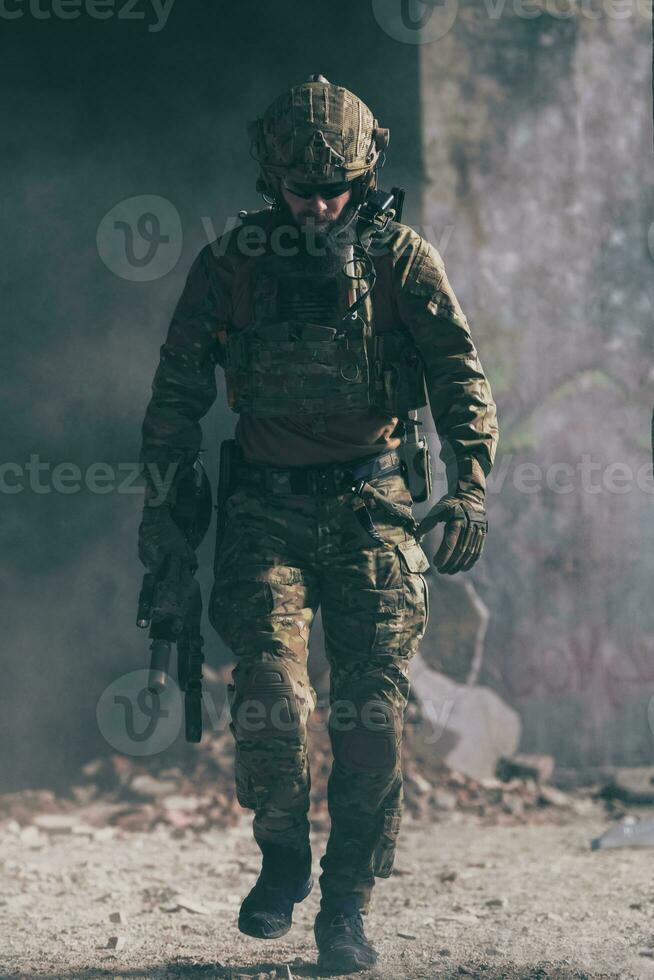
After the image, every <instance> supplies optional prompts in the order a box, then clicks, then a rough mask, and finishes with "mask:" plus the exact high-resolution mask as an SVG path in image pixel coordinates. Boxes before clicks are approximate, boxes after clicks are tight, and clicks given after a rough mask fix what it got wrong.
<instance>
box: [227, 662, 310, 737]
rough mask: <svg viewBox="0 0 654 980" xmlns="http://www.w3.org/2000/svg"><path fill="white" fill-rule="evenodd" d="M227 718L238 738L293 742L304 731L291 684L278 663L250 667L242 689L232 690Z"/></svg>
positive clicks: (286, 669)
mask: <svg viewBox="0 0 654 980" xmlns="http://www.w3.org/2000/svg"><path fill="white" fill-rule="evenodd" d="M231 715H232V723H233V726H234V731H235V734H236V735H237V736H238V737H239V738H240V739H251V740H253V741H258V740H261V739H264V740H267V739H271V738H272V739H277V738H281V739H285V738H286V739H297V738H298V736H301V735H302V732H303V730H304V722H303V719H302V717H301V713H300V705H299V704H298V699H297V695H296V693H295V688H294V687H293V681H292V678H291V675H290V673H289V670H288V668H287V667H286V666H284V664H282V663H274V662H273V663H269V662H266V663H259V664H255V665H254V666H253V667H251V669H250V672H249V674H248V676H247V680H246V682H245V684H244V686H243V687H242V688H241V687H239V686H238V685H237V686H235V687H234V688H233V689H232V698H231Z"/></svg>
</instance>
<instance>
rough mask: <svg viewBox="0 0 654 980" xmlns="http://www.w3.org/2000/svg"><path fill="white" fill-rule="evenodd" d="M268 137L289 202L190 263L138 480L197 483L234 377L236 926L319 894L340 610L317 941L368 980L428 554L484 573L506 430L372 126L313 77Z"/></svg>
mask: <svg viewBox="0 0 654 980" xmlns="http://www.w3.org/2000/svg"><path fill="white" fill-rule="evenodd" d="M249 132H250V137H251V141H252V149H253V152H254V155H255V157H256V159H257V160H258V163H259V166H260V176H259V180H258V185H257V186H258V189H259V190H260V191H262V192H263V194H264V198H265V200H266V201H267V203H268V204H269V207H267V208H264V209H262V210H260V211H257V212H253V213H249V214H248V213H245V212H241V215H240V216H241V218H242V222H241V224H240V225H239V226H238V227H237V228H235V229H234V230H233V231H230V232H229V233H227V234H226V235H223V236H221V237H220V238H219V239H218V240H217V241H216V242H214V243H212V244H211V245H209V246H207V247H206V248H204V249H203V250H202V252H201V253H200V254H199V256H198V258H197V259H196V261H195V262H194V264H193V266H192V268H191V270H190V273H189V276H188V280H187V283H186V286H185V289H184V291H183V294H182V296H181V298H180V300H179V303H178V306H177V309H176V311H175V314H174V317H173V320H172V323H171V325H170V328H169V331H168V336H167V339H166V342H165V343H164V345H163V346H162V348H161V360H160V364H159V367H158V369H157V372H156V375H155V378H154V382H153V386H152V390H153V394H152V399H151V401H150V403H149V405H148V408H147V412H146V416H145V420H144V423H143V447H142V452H141V461H142V463H147V464H149V466H148V468H149V469H151V468H152V466H158V467H160V469H161V470H162V472H163V471H165V470H166V468H167V467H168V466H169V465H170V464H171V463H177V464H179V472H182V471H183V469H184V467H187V466H189V465H191V464H192V462H193V461H194V459H195V458H196V456H197V453H198V451H199V448H200V443H201V429H200V425H199V420H200V419H201V418H202V416H204V415H205V413H206V412H207V411H208V409H209V408H210V407H211V405H212V404H213V402H214V400H215V398H216V393H217V389H216V379H215V368H216V365H220V366H221V367H222V368H224V370H225V378H226V389H227V397H228V402H229V405H230V407H231V408H232V409H233V410H234V411H235V412H237V413H239V419H238V423H237V426H236V432H235V442H233V445H234V447H235V456H234V460H233V470H234V478H233V483H232V485H231V486H230V487H229V494H228V497H227V500H226V504H225V511H224V513H223V514H222V515H219V517H221V520H219V528H220V533H219V536H218V540H217V544H216V553H215V562H214V573H215V581H214V586H213V590H212V594H211V599H210V606H209V618H210V621H211V623H212V625H213V627H214V628H215V629H216V631H217V632H218V634H219V635H220V636H221V637H222V639H223V640H224V641H225V643H226V644H227V645H228V646H229V647H230V649H231V650H232V652H233V654H234V656H235V658H236V660H237V663H236V666H235V668H234V670H233V672H232V679H233V683H231V684H230V685H229V686H228V696H229V702H230V713H231V723H230V729H231V731H232V733H233V736H234V738H235V757H236V759H235V768H236V773H235V775H236V792H237V797H238V800H239V802H240V803H241V804H242V805H243V806H244V807H247V808H249V809H252V810H253V811H254V824H253V832H254V837H255V839H256V841H257V844H258V845H259V848H260V849H261V852H262V869H261V874H260V875H259V878H258V880H257V882H256V884H255V886H254V888H253V889H252V890H251V892H250V893H249V894H248V895H247V897H246V898H245V900H244V901H243V904H242V906H241V910H240V914H239V928H240V929H241V931H242V932H244V933H246V934H248V935H250V936H257V937H261V938H275V937H277V936H281V935H283V934H285V933H286V932H287V931H288V930H289V928H290V926H291V921H292V912H293V906H294V904H295V903H296V902H300V901H302V900H303V899H304V898H305V897H306V896H307V895H308V894H309V891H310V890H311V887H312V884H313V879H312V877H311V850H310V845H309V820H308V809H309V790H310V785H311V783H310V771H309V760H308V755H307V720H308V717H309V714H310V712H311V710H312V708H313V707H314V706H315V703H316V694H315V691H314V690H313V688H312V686H311V684H310V681H309V677H308V674H307V646H308V639H309V631H310V628H311V623H312V620H313V618H314V615H315V613H316V610H317V608H318V606H319V605H320V607H321V611H322V621H323V626H324V632H325V650H326V654H327V657H328V660H329V663H330V705H331V711H330V718H329V734H330V739H331V744H332V748H333V757H334V760H333V767H332V771H331V776H330V779H329V785H328V806H329V813H330V817H331V831H330V835H329V840H328V843H327V848H326V852H325V854H324V856H323V857H322V859H321V861H320V865H321V868H322V874H321V875H320V887H321V907H320V912H319V913H318V916H317V919H316V922H315V937H316V942H317V946H318V950H319V965H320V967H321V968H326V969H332V970H341V971H343V972H346V971H347V972H349V971H353V970H358V969H364V968H366V967H368V966H370V965H372V964H373V963H374V962H375V961H376V959H377V953H376V951H375V950H374V949H373V947H372V946H371V944H370V943H369V941H368V940H367V938H366V936H365V933H364V929H363V920H362V917H361V916H362V914H363V915H365V914H367V913H368V911H369V907H370V899H371V892H372V888H373V884H374V878H375V877H382V878H384V877H388V876H389V875H390V874H391V870H392V867H393V858H394V851H395V845H396V841H397V837H398V832H399V828H400V820H401V814H402V776H401V767H400V749H401V740H402V726H403V712H404V708H405V706H406V703H407V698H408V694H409V661H410V659H411V657H412V656H413V655H414V654H415V652H416V650H417V648H418V643H419V640H420V639H421V637H422V636H423V634H424V631H425V627H426V622H427V615H428V591H427V584H426V580H425V577H424V574H423V573H424V572H426V571H427V570H428V569H429V559H428V558H427V556H426V555H425V553H424V551H423V549H422V547H421V545H420V543H419V540H418V539H419V538H421V537H422V536H423V535H424V534H425V533H426V532H427V531H429V530H430V529H431V528H433V527H434V526H435V525H436V524H437V523H438V522H439V521H444V522H445V528H444V534H443V540H442V543H441V545H440V547H439V549H438V552H437V553H436V555H435V556H434V564H435V567H436V568H437V569H438V570H439V571H440V572H442V573H445V574H454V573H455V572H458V571H465V570H467V569H469V568H471V567H472V565H473V564H474V563H475V562H476V561H477V559H478V558H479V555H480V554H481V551H482V548H483V544H484V538H485V534H486V530H487V523H486V518H485V512H484V494H485V477H486V475H487V474H488V472H489V471H490V468H491V466H492V463H493V458H494V454H495V446H496V442H497V423H496V412H495V405H494V402H493V398H492V395H491V390H490V387H489V384H488V381H487V380H486V377H485V375H484V372H483V370H482V366H481V364H480V361H479V358H478V356H477V352H476V350H475V347H474V345H473V342H472V340H471V336H470V332H469V329H468V324H467V321H466V319H465V317H464V315H463V313H462V311H461V308H460V306H459V303H458V301H457V299H456V297H455V295H454V292H453V291H452V288H451V286H450V284H449V281H448V279H447V276H446V274H445V270H444V266H443V261H442V258H441V256H440V255H439V253H438V252H437V251H436V249H435V248H434V247H433V246H432V245H431V244H430V243H429V242H427V241H426V240H425V239H424V238H422V237H421V236H420V235H419V234H418V233H417V232H416V231H414V230H413V229H411V228H409V227H408V226H406V225H403V224H401V223H399V222H397V221H393V220H391V219H392V218H393V212H392V211H390V210H389V208H388V207H386V208H385V209H384V207H381V209H380V206H378V205H379V200H380V196H379V195H377V196H375V192H376V189H377V170H378V166H379V164H380V162H381V159H380V158H381V154H382V153H383V151H384V150H385V147H386V145H387V143H388V130H385V129H383V128H381V127H380V126H378V124H377V120H376V119H375V118H374V117H373V115H372V113H371V111H370V110H369V109H368V107H367V106H366V105H365V104H364V103H363V102H362V101H361V100H360V99H358V98H357V97H356V96H355V95H354V94H353V93H352V92H350V91H348V90H347V89H345V88H342V87H340V86H337V85H333V84H331V83H330V82H328V81H327V79H325V78H324V77H323V76H322V75H314V76H311V77H310V78H309V80H308V81H307V82H305V83H304V84H301V85H298V86H295V87H294V88H292V89H291V90H290V91H289V92H287V93H285V94H284V95H282V96H281V97H279V98H278V99H277V100H276V101H275V102H273V103H272V105H271V106H270V107H269V108H268V110H267V111H266V112H265V114H264V115H263V117H262V118H261V119H259V120H257V121H256V122H255V123H253V124H251V126H250V129H249ZM371 202H372V204H371ZM375 202H377V203H375ZM373 286H374V288H373ZM425 388H426V392H427V395H428V398H429V406H430V409H431V413H432V415H433V418H434V422H435V425H436V429H437V432H438V434H439V436H440V439H441V445H442V450H441V458H442V459H443V460H444V461H445V463H446V469H447V476H448V493H447V495H446V496H445V497H443V498H442V499H441V500H440V501H439V502H438V503H437V504H436V505H435V507H433V508H432V510H431V511H429V513H428V514H427V516H426V517H425V518H424V520H423V521H422V523H421V524H420V525H419V526H418V524H417V522H416V521H415V520H414V518H413V515H412V510H411V505H412V502H413V500H414V498H413V497H412V495H411V492H410V490H409V484H408V482H407V476H408V475H409V474H408V472H407V468H406V465H405V463H403V461H402V455H401V451H402V448H403V447H406V445H407V444H408V443H407V440H406V437H405V438H403V436H405V433H406V432H407V431H411V427H412V424H413V423H412V417H413V416H415V410H416V409H419V408H421V407H422V406H425V405H426V404H427V401H426V398H425ZM411 413H413V416H412V414H411ZM174 487H175V484H174V482H173V484H172V485H171V488H170V491H169V494H168V496H167V498H166V501H165V503H164V504H163V505H159V506H154V505H153V503H154V497H155V493H158V491H155V488H153V487H152V486H150V485H149V483H148V485H147V486H146V500H145V506H144V513H143V521H142V523H141V527H140V532H139V554H140V557H141V560H142V561H143V562H144V564H146V566H148V567H149V568H150V569H153V568H156V567H157V565H158V563H159V562H160V561H162V560H163V558H164V557H165V556H166V555H167V554H171V553H174V554H177V555H181V556H182V557H184V558H186V559H188V561H189V562H190V563H191V566H192V567H194V566H195V564H196V562H195V555H194V553H193V552H192V550H191V549H190V547H189V545H188V544H187V542H186V541H185V540H184V538H183V536H182V535H181V533H180V532H179V531H178V529H177V528H176V526H175V524H174V523H173V522H172V520H171V518H170V502H171V500H173V499H174ZM222 489H223V491H224V489H225V488H224V487H223V488H222ZM223 529H224V530H223Z"/></svg>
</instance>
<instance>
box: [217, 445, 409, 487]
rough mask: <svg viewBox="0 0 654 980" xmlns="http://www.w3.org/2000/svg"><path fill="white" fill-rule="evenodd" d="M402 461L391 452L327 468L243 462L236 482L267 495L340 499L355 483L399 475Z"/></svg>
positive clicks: (239, 463) (332, 464)
mask: <svg viewBox="0 0 654 980" xmlns="http://www.w3.org/2000/svg"><path fill="white" fill-rule="evenodd" d="M400 468H401V460H400V457H399V455H398V454H397V453H396V452H395V451H394V450H391V451H390V452H387V453H382V454H381V455H379V456H374V457H373V458H372V459H370V457H367V458H366V459H363V460H362V459H353V460H348V461H347V462H345V463H329V464H327V465H326V466H259V465H255V464H253V463H246V462H245V461H243V460H240V461H239V462H238V463H237V464H236V474H235V475H236V483H237V484H238V483H246V484H248V485H250V486H255V487H259V488H260V489H262V490H265V491H266V492H267V493H280V494H285V493H296V494H318V495H320V496H338V494H341V493H345V492H346V491H347V490H350V489H352V487H353V486H354V484H359V483H361V481H368V480H372V479H374V478H375V477H377V476H391V475H392V474H393V473H399V472H400Z"/></svg>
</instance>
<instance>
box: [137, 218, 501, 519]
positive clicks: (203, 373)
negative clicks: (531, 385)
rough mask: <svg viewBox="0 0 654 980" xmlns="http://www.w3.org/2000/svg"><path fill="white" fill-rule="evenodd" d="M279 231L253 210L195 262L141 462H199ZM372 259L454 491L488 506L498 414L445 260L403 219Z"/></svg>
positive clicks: (150, 412)
mask: <svg viewBox="0 0 654 980" xmlns="http://www.w3.org/2000/svg"><path fill="white" fill-rule="evenodd" d="M274 225H275V219H274V212H271V210H270V209H264V210H262V211H258V212H253V213H251V214H250V215H248V217H247V218H246V219H245V221H244V222H243V223H242V225H240V226H238V227H237V228H235V229H233V230H232V231H230V232H227V233H226V234H225V235H223V236H221V237H220V238H218V239H217V240H216V241H214V242H213V243H211V244H210V245H207V246H206V247H205V248H204V249H203V250H202V251H201V252H200V254H199V255H198V257H197V258H196V260H195V262H194V263H193V265H192V267H191V270H190V272H189V274H188V278H187V281H186V285H185V288H184V290H183V292H182V295H181V297H180V299H179V302H178V304H177V308H176V309H175V313H174V315H173V319H172V322H171V324H170V327H169V329H168V335H167V337H166V340H165V343H164V344H163V345H162V347H161V349H160V361H159V365H158V367H157V370H156V373H155V376H154V381H153V384H152V397H151V400H150V402H149V404H148V407H147V411H146V414H145V419H144V421H143V427H142V437H143V438H142V448H141V454H140V461H141V463H147V464H149V465H150V466H151V465H153V464H154V465H158V466H160V467H162V468H163V467H167V466H168V465H169V464H170V463H171V462H176V461H180V462H181V463H183V462H188V461H192V460H193V459H194V458H195V455H196V454H197V451H198V449H199V448H200V445H201V440H202V432H201V428H200V424H199V420H200V419H201V418H202V417H203V416H204V415H205V414H206V413H207V412H208V410H209V409H210V407H211V406H212V404H213V402H214V401H215V399H216V395H217V387H216V376H215V371H216V366H217V365H220V366H222V367H225V337H226V334H227V332H228V331H230V330H233V329H238V328H239V327H242V326H245V325H247V324H248V323H249V322H251V317H252V271H253V263H254V262H255V261H256V246H257V245H258V247H259V248H261V247H262V246H261V243H262V240H263V238H264V236H265V235H266V234H268V233H269V232H271V230H272V229H274ZM259 254H261V253H260V252H259ZM373 254H374V263H375V268H376V271H377V282H376V285H375V289H374V292H373V301H374V302H373V307H374V317H375V319H374V323H375V329H378V328H379V329H384V327H386V328H390V327H391V326H397V324H398V323H400V324H403V325H404V327H405V328H406V329H407V330H408V331H409V332H410V334H411V336H412V338H413V341H414V343H415V345H416V347H417V348H418V350H419V352H420V354H421V357H422V360H423V363H424V370H425V381H426V388H427V394H428V397H429V404H430V408H431V412H432V416H433V419H434V423H435V426H436V431H437V433H438V435H439V438H440V441H441V459H442V460H443V461H444V462H445V465H446V468H447V474H448V487H449V492H451V493H459V494H462V495H464V496H467V497H468V499H470V500H471V501H475V502H477V503H483V499H484V491H485V478H486V476H487V474H488V473H489V471H490V469H491V467H492V464H493V459H494V455H495V448H496V444H497V438H498V428H497V416H496V408H495V403H494V401H493V397H492V393H491V389H490V385H489V383H488V380H487V379H486V376H485V374H484V371H483V368H482V365H481V362H480V360H479V357H478V354H477V351H476V349H475V346H474V343H473V341H472V338H471V335H470V330H469V327H468V323H467V321H466V318H465V316H464V314H463V312H462V310H461V307H460V305H459V303H458V300H457V298H456V296H455V295H454V292H453V290H452V287H451V286H450V283H449V281H448V278H447V275H446V273H445V268H444V264H443V260H442V258H441V256H440V254H439V253H438V251H437V250H436V249H435V248H434V247H433V246H432V245H431V244H430V243H429V242H428V241H426V239H424V238H422V237H421V236H420V235H419V234H418V233H417V232H416V231H414V230H413V229H412V228H410V227H408V226H407V225H403V224H399V223H395V222H393V223H392V224H391V225H390V226H389V230H388V231H387V232H386V233H385V235H384V239H383V243H382V245H381V246H380V245H379V244H378V245H376V246H375V249H374V253H373Z"/></svg>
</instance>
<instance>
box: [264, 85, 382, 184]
mask: <svg viewBox="0 0 654 980" xmlns="http://www.w3.org/2000/svg"><path fill="white" fill-rule="evenodd" d="M248 134H249V136H250V139H251V141H252V144H253V152H254V156H255V158H256V159H257V160H258V162H259V164H260V166H261V170H262V175H263V177H264V184H267V185H268V188H269V189H271V190H274V189H275V184H276V183H277V182H278V180H279V178H280V177H281V176H288V177H294V178H295V179H297V180H302V181H305V182H315V183H325V182H327V183H328V182H338V181H343V180H356V178H357V177H361V176H363V175H364V174H366V173H369V172H370V171H372V170H374V168H375V166H376V164H377V161H378V159H379V155H380V153H381V152H382V150H384V149H385V148H386V146H388V140H389V132H388V130H387V129H383V128H381V127H380V126H378V124H377V120H376V119H375V117H374V116H373V114H372V112H371V111H370V109H369V108H368V106H367V105H366V104H365V103H364V102H362V101H361V99H359V98H358V97H357V96H356V95H354V93H353V92H350V91H349V89H346V88H342V87H341V86H340V85H332V84H331V82H329V81H328V80H327V79H326V78H325V77H324V75H311V76H310V77H309V79H308V80H307V81H306V82H303V83H302V84H301V85H296V86H294V87H293V88H291V89H290V90H289V91H288V92H285V93H284V94H283V95H280V96H279V98H277V99H275V101H274V102H273V103H272V104H271V105H270V106H269V107H268V109H266V111H265V113H264V114H263V117H262V118H260V119H256V120H255V121H254V122H252V123H250V124H249V126H248Z"/></svg>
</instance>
